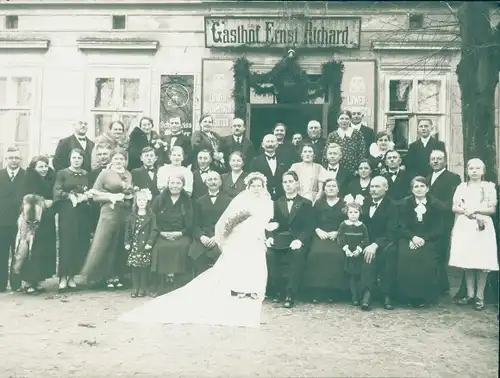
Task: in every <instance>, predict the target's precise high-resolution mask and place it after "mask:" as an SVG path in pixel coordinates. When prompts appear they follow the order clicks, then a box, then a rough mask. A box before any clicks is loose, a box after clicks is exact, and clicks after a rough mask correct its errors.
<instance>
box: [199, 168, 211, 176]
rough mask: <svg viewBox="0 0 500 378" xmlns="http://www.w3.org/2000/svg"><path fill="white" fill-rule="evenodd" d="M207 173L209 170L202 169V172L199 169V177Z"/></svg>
mask: <svg viewBox="0 0 500 378" xmlns="http://www.w3.org/2000/svg"><path fill="white" fill-rule="evenodd" d="M209 171H210V169H204V170H201V169H200V175H202V174H204V173H208V172H209Z"/></svg>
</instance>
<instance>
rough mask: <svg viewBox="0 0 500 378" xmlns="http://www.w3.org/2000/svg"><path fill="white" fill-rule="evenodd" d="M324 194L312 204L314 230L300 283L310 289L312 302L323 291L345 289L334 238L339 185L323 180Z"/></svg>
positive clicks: (339, 203) (339, 218)
mask: <svg viewBox="0 0 500 378" xmlns="http://www.w3.org/2000/svg"><path fill="white" fill-rule="evenodd" d="M323 191H324V197H322V198H321V199H319V200H318V201H317V202H316V203H315V204H314V217H313V218H312V219H313V222H314V230H315V234H314V236H313V238H312V241H311V248H310V250H309V254H308V255H307V260H306V265H305V271H304V278H303V286H304V288H306V289H308V291H309V292H311V294H312V297H313V301H317V299H318V298H319V297H320V296H323V294H326V295H328V296H329V297H330V298H332V294H333V291H339V290H340V291H342V290H345V289H347V287H348V286H347V282H346V277H345V273H344V263H345V256H344V251H342V249H341V248H340V246H339V244H338V242H337V240H336V238H337V232H338V229H339V226H340V224H341V223H342V221H344V220H345V218H346V216H345V214H344V213H343V212H342V209H343V207H344V202H343V201H342V200H341V199H340V198H339V197H338V193H339V187H338V184H337V181H336V180H335V179H333V178H328V179H326V181H325V183H324V189H323Z"/></svg>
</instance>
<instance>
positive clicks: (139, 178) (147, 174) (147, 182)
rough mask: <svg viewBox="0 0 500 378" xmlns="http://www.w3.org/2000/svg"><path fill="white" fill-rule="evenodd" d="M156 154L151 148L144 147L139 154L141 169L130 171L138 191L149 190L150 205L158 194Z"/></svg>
mask: <svg viewBox="0 0 500 378" xmlns="http://www.w3.org/2000/svg"><path fill="white" fill-rule="evenodd" d="M156 159H157V156H156V153H155V150H154V148H153V147H144V148H143V149H142V152H141V162H142V167H140V168H136V169H134V170H132V172H131V174H132V182H133V184H134V186H137V187H138V188H139V189H149V190H150V191H151V194H152V196H153V198H152V200H151V203H152V202H153V201H154V199H155V198H156V196H157V195H158V194H159V191H158V184H157V182H156V179H157V173H158V172H157V169H156V166H155V163H156Z"/></svg>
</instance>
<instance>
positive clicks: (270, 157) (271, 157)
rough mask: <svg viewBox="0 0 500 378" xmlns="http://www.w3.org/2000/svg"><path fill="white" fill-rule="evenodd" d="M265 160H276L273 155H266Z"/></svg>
mask: <svg viewBox="0 0 500 378" xmlns="http://www.w3.org/2000/svg"><path fill="white" fill-rule="evenodd" d="M266 158H267V160H276V155H274V156H269V155H266Z"/></svg>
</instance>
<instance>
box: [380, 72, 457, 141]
mask: <svg viewBox="0 0 500 378" xmlns="http://www.w3.org/2000/svg"><path fill="white" fill-rule="evenodd" d="M397 80H399V81H411V82H412V89H411V95H410V101H409V110H408V111H400V110H390V98H391V93H390V83H391V81H397ZM420 81H438V82H440V83H441V86H440V93H439V109H438V110H439V111H438V112H420V111H419V109H418V83H419V82H420ZM383 83H384V84H383V85H384V97H383V98H384V106H383V109H384V113H383V115H382V117H383V123H382V124H383V125H385V126H387V125H388V120H389V117H391V116H392V117H395V118H400V119H403V118H405V117H407V118H408V119H409V122H408V123H409V124H408V128H409V130H408V135H407V137H408V145H410V143H412V142H414V141H415V140H416V138H417V137H418V135H417V123H418V119H419V118H426V117H428V118H431V119H433V121H434V119H436V118H437V122H433V123H434V127H435V130H436V131H437V133H438V135H439V140H441V141H444V142H445V144H446V145H448V141H447V136H448V135H447V134H448V133H447V130H446V114H447V106H448V101H447V98H448V95H447V90H448V76H447V75H446V74H436V75H428V74H427V75H425V74H418V73H411V74H407V75H402V74H391V73H386V74H385V77H384V82H383ZM402 151H406V150H402Z"/></svg>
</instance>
